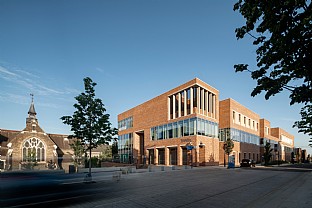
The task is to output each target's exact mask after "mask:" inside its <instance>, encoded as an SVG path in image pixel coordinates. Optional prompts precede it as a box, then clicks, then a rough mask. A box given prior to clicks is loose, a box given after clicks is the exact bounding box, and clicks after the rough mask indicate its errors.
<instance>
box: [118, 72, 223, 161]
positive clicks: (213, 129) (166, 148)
mask: <svg viewBox="0 0 312 208" xmlns="http://www.w3.org/2000/svg"><path fill="white" fill-rule="evenodd" d="M218 121H219V92H218V90H216V89H215V88H213V87H211V86H209V85H208V84H206V83H204V82H202V81H201V80H199V79H197V78H195V79H193V80H191V81H189V82H187V83H185V84H183V85H181V86H179V87H176V88H174V89H172V90H170V91H168V92H166V93H164V94H162V95H160V96H157V97H155V98H153V99H151V100H149V101H147V102H145V103H143V104H141V105H138V106H136V107H134V108H132V109H130V110H128V111H126V112H124V113H121V114H119V115H118V128H119V142H118V150H119V154H120V159H121V162H129V163H133V162H134V163H140V164H156V165H189V164H193V165H217V164H219V140H218Z"/></svg>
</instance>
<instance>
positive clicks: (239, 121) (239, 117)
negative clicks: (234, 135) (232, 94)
mask: <svg viewBox="0 0 312 208" xmlns="http://www.w3.org/2000/svg"><path fill="white" fill-rule="evenodd" d="M238 123H241V114H238Z"/></svg>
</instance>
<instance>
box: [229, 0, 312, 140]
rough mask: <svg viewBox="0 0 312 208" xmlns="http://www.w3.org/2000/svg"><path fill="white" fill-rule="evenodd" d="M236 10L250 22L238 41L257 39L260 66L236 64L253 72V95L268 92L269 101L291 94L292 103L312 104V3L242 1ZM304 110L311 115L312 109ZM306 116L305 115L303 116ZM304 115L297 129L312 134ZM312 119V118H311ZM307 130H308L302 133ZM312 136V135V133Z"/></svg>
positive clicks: (238, 34)
mask: <svg viewBox="0 0 312 208" xmlns="http://www.w3.org/2000/svg"><path fill="white" fill-rule="evenodd" d="M234 11H238V12H240V14H241V15H242V16H243V17H244V19H245V20H246V22H245V25H243V26H242V27H240V28H237V29H236V30H235V33H236V37H237V39H242V38H244V37H245V36H246V35H249V36H251V37H252V38H254V41H253V45H255V46H258V48H257V50H256V61H257V67H255V69H250V67H249V65H248V64H236V65H234V68H235V70H236V72H241V71H249V72H250V73H251V77H252V79H255V80H257V86H256V87H255V88H254V89H253V91H252V93H251V95H252V96H256V95H258V94H260V93H261V92H265V98H266V99H269V98H270V97H271V96H274V95H276V94H277V93H280V92H281V91H283V90H287V91H289V92H290V96H289V97H290V104H291V105H292V104H294V103H302V104H303V106H308V105H310V104H311V103H312V96H311V95H312V71H311V68H312V56H311V55H312V4H311V1H310V0H283V1H273V0H265V1H264V0H239V1H238V2H237V3H236V4H235V5H234ZM302 111H304V112H306V113H307V115H311V113H312V108H311V107H303V108H302ZM301 115H302V113H301ZM307 118H308V117H305V116H302V121H303V122H301V123H298V122H296V123H295V125H294V126H296V127H298V128H299V132H303V133H312V123H311V119H310V120H307ZM310 118H311V117H310ZM302 129H304V130H302ZM310 135H311V134H310Z"/></svg>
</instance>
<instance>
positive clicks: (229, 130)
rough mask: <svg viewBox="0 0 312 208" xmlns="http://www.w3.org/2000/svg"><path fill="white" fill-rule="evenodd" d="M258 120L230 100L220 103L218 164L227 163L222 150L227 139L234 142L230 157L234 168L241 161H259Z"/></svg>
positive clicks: (258, 117) (252, 113)
mask: <svg viewBox="0 0 312 208" xmlns="http://www.w3.org/2000/svg"><path fill="white" fill-rule="evenodd" d="M259 120H260V116H259V115H258V114H256V113H254V112H253V111H251V110H249V109H248V108H246V107H244V106H243V105H241V104H240V103H238V102H237V101H235V100H233V99H231V98H229V99H226V100H222V101H220V121H219V128H220V135H219V138H220V158H221V159H220V164H224V162H226V163H227V159H228V158H227V156H226V155H225V154H224V149H223V145H224V141H226V139H227V138H231V139H232V140H233V141H234V149H233V152H232V154H231V156H232V158H233V160H234V161H235V165H236V166H238V165H239V163H240V162H241V160H242V159H252V160H255V161H260V145H259V141H260V140H259V132H260V130H259Z"/></svg>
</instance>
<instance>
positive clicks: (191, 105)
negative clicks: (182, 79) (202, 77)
mask: <svg viewBox="0 0 312 208" xmlns="http://www.w3.org/2000/svg"><path fill="white" fill-rule="evenodd" d="M190 94H191V95H190V99H191V100H190V101H191V102H190V108H191V109H190V110H191V114H193V87H191V88H190Z"/></svg>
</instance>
